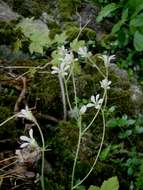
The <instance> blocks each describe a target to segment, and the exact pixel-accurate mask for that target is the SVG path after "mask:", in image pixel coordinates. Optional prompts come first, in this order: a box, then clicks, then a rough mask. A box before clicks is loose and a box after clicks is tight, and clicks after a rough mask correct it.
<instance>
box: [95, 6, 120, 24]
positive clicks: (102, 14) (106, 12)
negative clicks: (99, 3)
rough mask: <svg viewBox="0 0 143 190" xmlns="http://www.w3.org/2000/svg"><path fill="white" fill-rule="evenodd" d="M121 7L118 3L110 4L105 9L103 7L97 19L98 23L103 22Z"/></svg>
mask: <svg viewBox="0 0 143 190" xmlns="http://www.w3.org/2000/svg"><path fill="white" fill-rule="evenodd" d="M119 7H120V6H119V5H117V4H116V3H110V4H108V5H106V6H105V7H103V8H102V9H101V11H100V13H99V15H98V17H97V18H96V21H97V22H101V21H102V20H103V19H104V17H107V16H108V15H109V14H110V13H112V12H113V11H115V10H116V9H117V8H119Z"/></svg>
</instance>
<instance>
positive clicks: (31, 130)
mask: <svg viewBox="0 0 143 190" xmlns="http://www.w3.org/2000/svg"><path fill="white" fill-rule="evenodd" d="M29 136H30V138H31V139H34V138H33V129H30V131H29Z"/></svg>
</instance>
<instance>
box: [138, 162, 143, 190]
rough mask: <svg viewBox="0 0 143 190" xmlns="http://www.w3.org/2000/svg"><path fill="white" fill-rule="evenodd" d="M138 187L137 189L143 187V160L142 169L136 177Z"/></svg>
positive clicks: (139, 189)
mask: <svg viewBox="0 0 143 190" xmlns="http://www.w3.org/2000/svg"><path fill="white" fill-rule="evenodd" d="M136 188H137V190H142V189H143V161H142V163H141V166H140V171H139V173H138V176H137V179H136Z"/></svg>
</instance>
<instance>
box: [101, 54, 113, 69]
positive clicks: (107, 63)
mask: <svg viewBox="0 0 143 190" xmlns="http://www.w3.org/2000/svg"><path fill="white" fill-rule="evenodd" d="M98 57H99V58H100V59H102V60H103V62H104V64H105V67H108V66H109V64H110V62H111V60H114V59H115V55H110V56H108V55H99V56H98Z"/></svg>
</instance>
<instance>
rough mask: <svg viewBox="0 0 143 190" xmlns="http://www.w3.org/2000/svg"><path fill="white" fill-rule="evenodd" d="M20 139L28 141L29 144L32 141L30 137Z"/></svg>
mask: <svg viewBox="0 0 143 190" xmlns="http://www.w3.org/2000/svg"><path fill="white" fill-rule="evenodd" d="M20 139H21V140H22V141H27V142H30V141H31V139H30V138H29V137H26V136H21V137H20Z"/></svg>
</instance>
